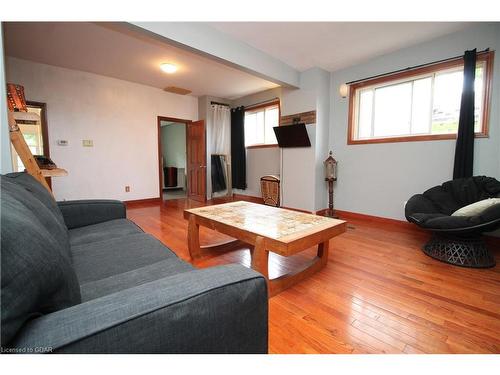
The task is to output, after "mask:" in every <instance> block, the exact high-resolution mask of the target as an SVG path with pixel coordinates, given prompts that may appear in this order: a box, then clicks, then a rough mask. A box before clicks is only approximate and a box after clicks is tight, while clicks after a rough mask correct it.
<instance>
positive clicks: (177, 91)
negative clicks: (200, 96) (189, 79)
mask: <svg viewBox="0 0 500 375" xmlns="http://www.w3.org/2000/svg"><path fill="white" fill-rule="evenodd" d="M163 90H164V91H166V92H171V93H172V94H178V95H187V94H191V92H192V91H191V90H187V89H183V88H182V87H175V86H168V87H165V88H164V89H163Z"/></svg>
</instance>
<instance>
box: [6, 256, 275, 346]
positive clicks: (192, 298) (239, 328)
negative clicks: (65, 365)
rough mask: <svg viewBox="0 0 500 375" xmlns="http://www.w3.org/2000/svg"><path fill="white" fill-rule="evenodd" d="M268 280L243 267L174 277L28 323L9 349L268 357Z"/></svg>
mask: <svg viewBox="0 0 500 375" xmlns="http://www.w3.org/2000/svg"><path fill="white" fill-rule="evenodd" d="M267 304H268V301H267V285H266V281H265V279H264V278H263V277H262V276H261V275H260V274H258V273H257V272H255V271H253V270H251V269H248V268H245V267H243V266H240V265H225V266H219V267H213V268H207V269H202V270H194V271H190V272H185V273H181V274H177V275H174V276H170V277H166V278H163V279H160V280H156V281H153V282H150V283H147V284H143V285H140V286H137V287H134V288H130V289H127V290H123V291H120V292H117V293H114V294H110V295H107V296H104V297H100V298H97V299H94V300H90V301H87V302H84V303H82V304H79V305H75V306H72V307H70V308H67V309H64V310H60V311H56V312H54V313H51V314H48V315H44V316H42V317H39V318H36V319H34V320H32V321H31V322H29V323H28V324H27V325H26V326H25V328H23V330H22V331H21V332H20V333H19V334H18V336H16V339H15V340H14V342H13V343H12V344H11V345H9V346H10V347H14V348H21V349H22V348H50V349H49V350H48V351H51V352H61V353H63V352H64V353H267V345H268V322H267V318H268V315H267V314H268V305H267Z"/></svg>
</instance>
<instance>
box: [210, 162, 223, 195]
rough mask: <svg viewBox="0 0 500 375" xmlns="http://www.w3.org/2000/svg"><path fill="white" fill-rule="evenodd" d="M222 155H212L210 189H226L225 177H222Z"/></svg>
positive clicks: (215, 190) (214, 190)
mask: <svg viewBox="0 0 500 375" xmlns="http://www.w3.org/2000/svg"><path fill="white" fill-rule="evenodd" d="M222 158H223V156H222V155H212V157H211V166H212V191H213V192H214V193H215V192H217V191H222V190H226V179H225V177H224V163H223V160H222Z"/></svg>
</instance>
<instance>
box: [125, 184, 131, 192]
mask: <svg viewBox="0 0 500 375" xmlns="http://www.w3.org/2000/svg"><path fill="white" fill-rule="evenodd" d="M125 193H130V186H128V185H127V186H125Z"/></svg>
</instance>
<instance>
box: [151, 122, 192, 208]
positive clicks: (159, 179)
mask: <svg viewBox="0 0 500 375" xmlns="http://www.w3.org/2000/svg"><path fill="white" fill-rule="evenodd" d="M162 121H171V122H178V123H182V124H184V126H185V127H186V155H185V156H186V166H187V148H188V132H187V127H188V124H190V123H192V122H193V121H192V120H186V119H180V118H175V117H166V116H157V120H156V123H157V127H158V188H159V199H160V201H163V186H161V177H162V173H163V171H162V170H161V159H160V158H161V157H162V152H161V146H162V144H161V122H162ZM185 172H186V173H187V167H186V171H185ZM188 183H189V181H188V179H187V178H186V195H187V191H189V190H188V186H187V185H188Z"/></svg>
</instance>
